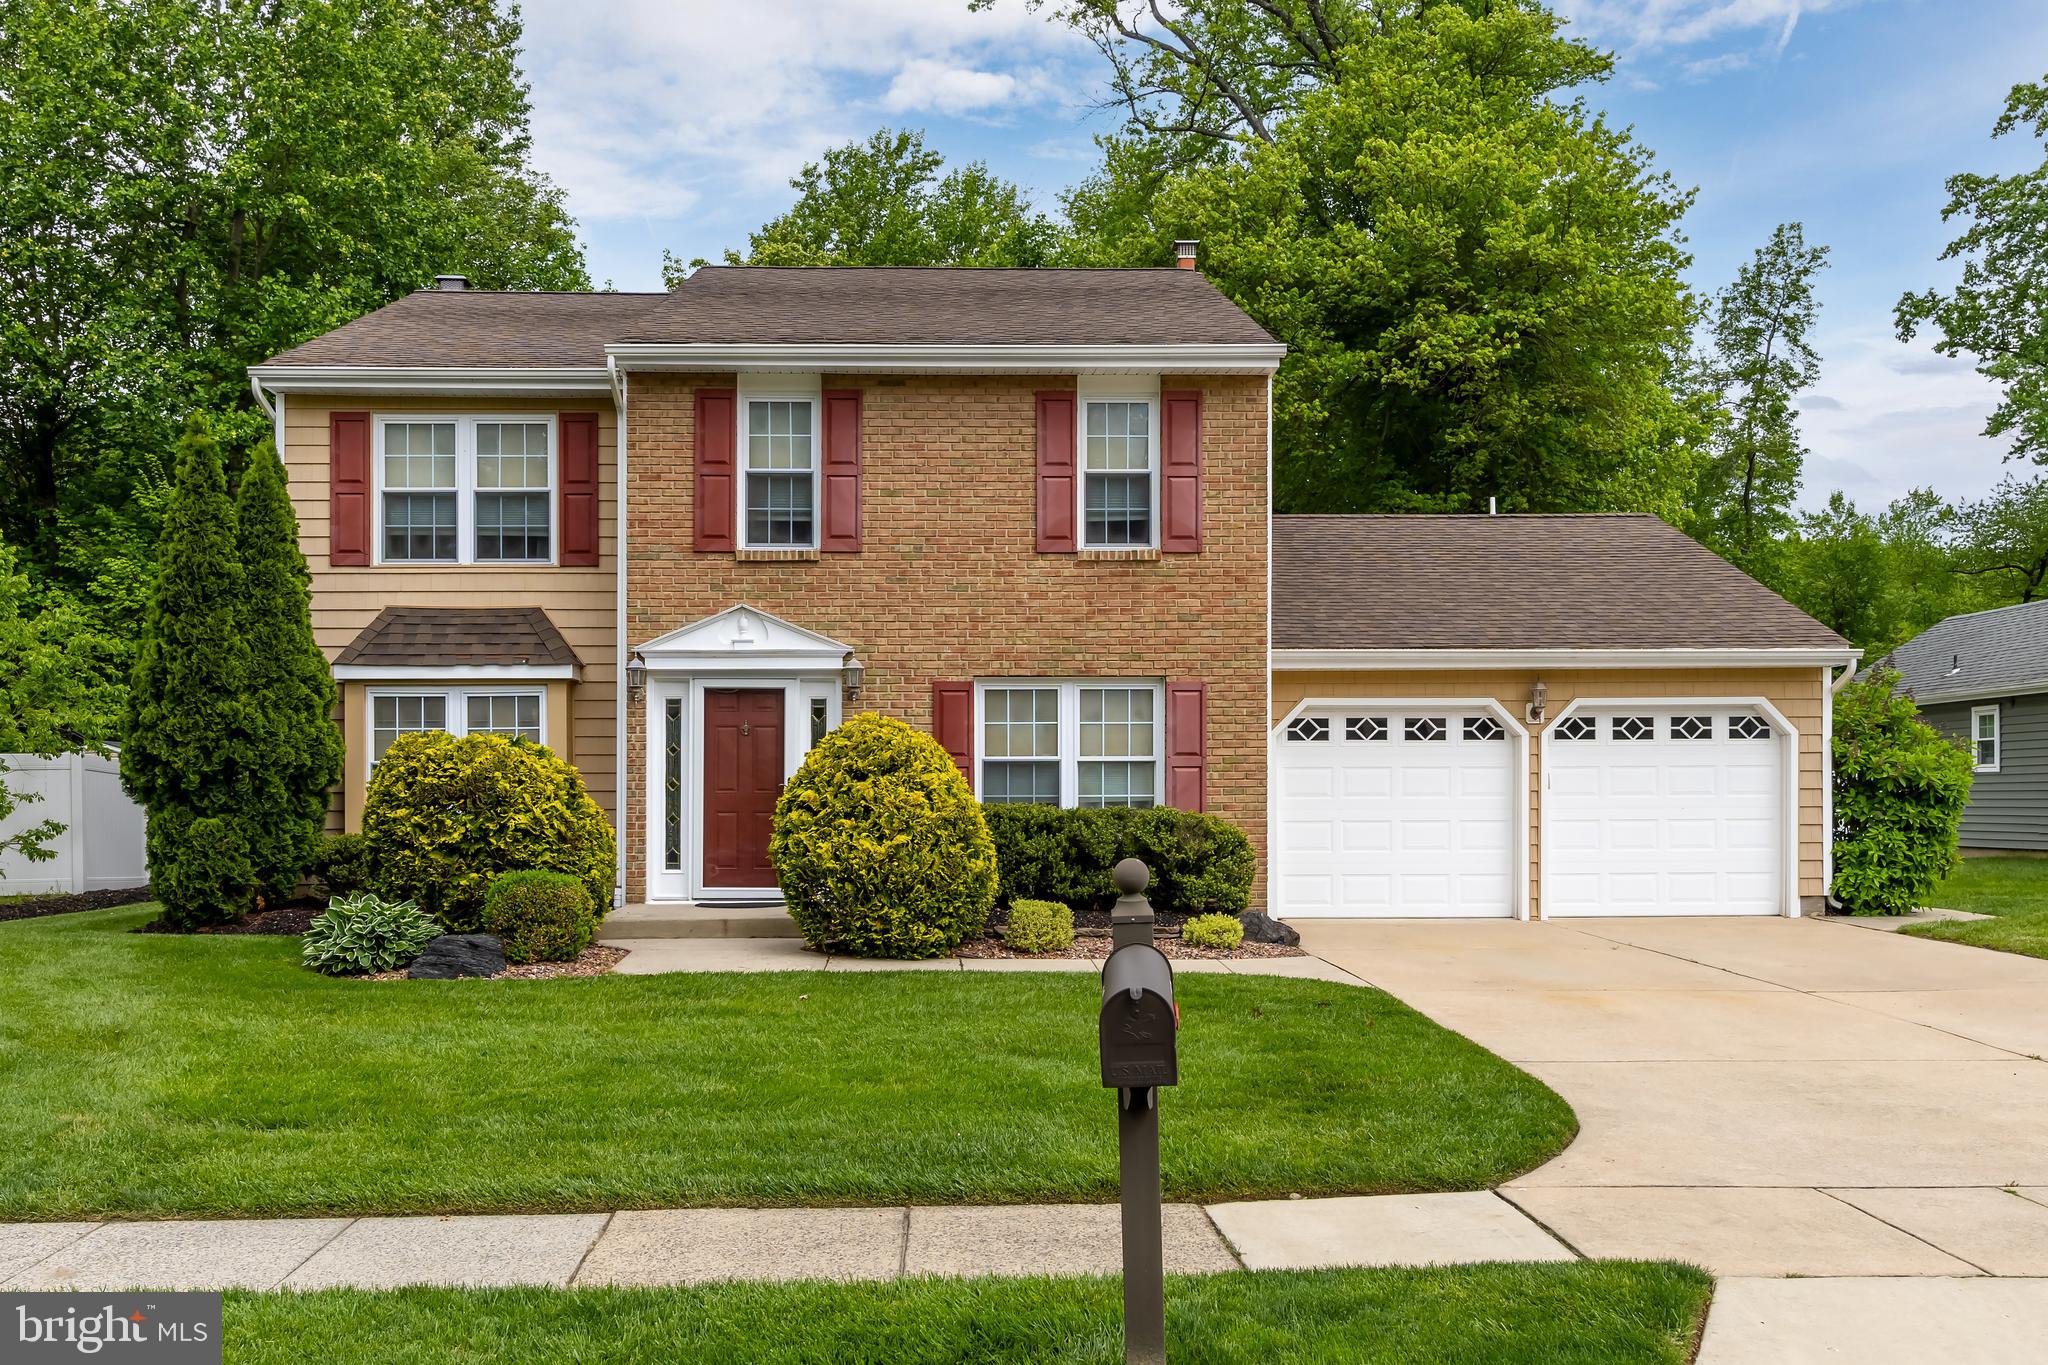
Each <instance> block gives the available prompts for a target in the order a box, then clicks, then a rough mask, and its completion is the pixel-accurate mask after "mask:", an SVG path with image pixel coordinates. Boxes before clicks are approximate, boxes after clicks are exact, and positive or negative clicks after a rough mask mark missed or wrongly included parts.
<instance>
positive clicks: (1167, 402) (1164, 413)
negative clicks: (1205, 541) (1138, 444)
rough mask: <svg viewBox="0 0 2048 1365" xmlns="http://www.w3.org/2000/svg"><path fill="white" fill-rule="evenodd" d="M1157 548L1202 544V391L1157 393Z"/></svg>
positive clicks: (1191, 549) (1188, 548) (1195, 548)
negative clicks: (1158, 456)
mask: <svg viewBox="0 0 2048 1365" xmlns="http://www.w3.org/2000/svg"><path fill="white" fill-rule="evenodd" d="M1159 445H1160V460H1159V475H1160V485H1159V548H1160V549H1161V550H1163V551H1164V552H1166V553H1167V554H1197V553H1199V552H1200V551H1201V548H1202V395H1201V394H1200V393H1198V392H1193V391H1188V392H1181V393H1162V394H1160V395H1159Z"/></svg>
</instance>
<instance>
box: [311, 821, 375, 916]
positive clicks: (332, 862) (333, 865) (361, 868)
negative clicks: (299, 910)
mask: <svg viewBox="0 0 2048 1365" xmlns="http://www.w3.org/2000/svg"><path fill="white" fill-rule="evenodd" d="M307 871H309V872H310V873H312V875H313V876H314V877H316V878H318V879H319V881H320V884H321V886H323V887H325V888H326V894H327V898H328V899H329V900H333V899H335V898H337V897H340V896H350V895H354V894H355V893H356V892H358V891H363V890H367V889H368V888H369V885H370V841H369V840H367V839H365V838H364V837H363V836H362V835H360V834H337V835H335V836H333V837H332V838H330V839H326V840H323V841H322V842H321V844H320V846H319V847H318V848H317V849H315V850H314V852H313V865H312V866H311V867H310V868H308V869H307Z"/></svg>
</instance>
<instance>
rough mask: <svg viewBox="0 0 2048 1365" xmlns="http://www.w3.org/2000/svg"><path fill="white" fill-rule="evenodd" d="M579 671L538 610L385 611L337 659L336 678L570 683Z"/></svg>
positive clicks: (556, 632)
mask: <svg viewBox="0 0 2048 1365" xmlns="http://www.w3.org/2000/svg"><path fill="white" fill-rule="evenodd" d="M576 667H577V659H576V651H575V650H573V649H571V648H569V642H568V641H566V640H564V639H563V638H562V632H560V631H559V630H556V629H555V623H554V622H553V621H550V620H549V619H548V614H547V613H546V612H545V611H542V610H541V609H540V608H539V607H386V608H384V610H382V611H380V612H378V613H377V619H376V620H374V621H372V622H370V624H369V625H367V626H364V627H363V629H362V631H361V633H359V634H358V635H357V636H356V638H355V639H354V640H351V641H350V642H349V644H348V647H347V648H346V649H344V650H342V651H341V653H340V654H338V655H336V656H335V659H334V669H335V676H336V677H354V678H374V677H376V676H377V675H378V674H379V673H380V672H385V671H388V670H402V672H401V673H399V674H398V676H406V675H409V674H412V673H416V672H418V671H420V670H425V669H449V670H458V669H479V668H487V669H520V670H525V671H527V672H528V675H529V676H533V675H535V674H536V673H537V672H538V671H540V670H546V671H547V672H549V673H560V676H563V677H568V676H571V674H572V673H573V672H574V670H575V669H576ZM562 670H568V671H566V672H564V671H562ZM387 675H388V674H387Z"/></svg>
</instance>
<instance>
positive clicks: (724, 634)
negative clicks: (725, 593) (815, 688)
mask: <svg viewBox="0 0 2048 1365" xmlns="http://www.w3.org/2000/svg"><path fill="white" fill-rule="evenodd" d="M636 652H637V653H638V654H639V655H640V657H641V659H642V660H644V661H645V662H646V664H647V667H648V668H649V669H654V670H661V671H675V672H686V673H715V672H736V673H759V672H762V671H764V670H766V671H773V670H785V671H791V672H817V671H824V670H837V669H838V668H839V667H840V666H841V665H843V664H844V663H845V662H846V659H847V656H849V655H850V654H852V653H853V646H852V645H848V644H843V643H841V642H840V641H838V640H835V639H833V638H832V637H831V636H829V635H820V634H819V633H818V632H816V631H814V630H805V629H804V628H803V627H802V626H797V625H792V624H790V623H789V622H788V621H785V620H783V619H782V618H781V617H779V616H773V615H770V614H769V613H768V612H765V611H761V610H759V609H758V608H755V607H750V606H747V605H745V604H744V603H742V604H740V605H737V606H731V607H727V608H726V609H725V610H724V611H721V612H719V613H717V614H716V615H713V616H707V617H705V618H704V619H703V620H701V621H693V622H691V623H690V624H689V625H687V626H683V627H681V628H679V629H676V630H672V631H670V632H669V633H668V634H666V635H663V636H660V637H659V638H657V639H653V640H650V641H648V642H647V643H646V644H644V645H642V646H640V648H639V649H638V650H637V651H636Z"/></svg>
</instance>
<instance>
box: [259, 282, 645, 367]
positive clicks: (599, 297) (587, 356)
mask: <svg viewBox="0 0 2048 1365" xmlns="http://www.w3.org/2000/svg"><path fill="white" fill-rule="evenodd" d="M667 299H668V295H666V294H500V293H489V292H486V291H483V290H478V289H453V290H440V289H422V290H420V291H419V292H418V293H414V294H407V295H406V296H405V297H404V298H402V299H396V300H394V301H393V302H391V303H387V304H385V305H384V306H383V307H382V308H379V309H378V310H377V311H376V312H374V313H365V314H364V315H363V316H362V317H359V318H357V319H356V320H355V321H353V322H345V323H343V324H342V325H341V326H339V327H337V328H335V329H334V330H333V331H331V332H327V333H324V334H323V335H320V336H317V337H314V338H313V339H312V340H311V341H308V342H305V343H304V344H303V345H299V346H294V347H292V349H290V350H289V351H286V352H285V353H284V354H282V355H278V356H273V357H271V358H270V359H269V360H266V361H264V362H263V363H264V364H266V365H307V366H310V365H346V366H358V365H368V366H378V365H389V366H392V367H394V368H408V369H410V368H421V369H443V368H463V369H468V368H476V369H521V370H526V369H535V370H553V369H580V368H589V369H599V370H601V369H603V368H604V348H605V343H606V342H609V341H614V340H617V338H618V337H619V335H620V334H621V333H622V332H625V331H627V330H629V329H630V328H631V327H632V326H633V320H634V319H635V318H636V317H637V316H638V315H639V314H641V313H643V312H645V311H647V309H649V308H651V307H653V306H654V305H655V304H658V303H664V302H666V301H667Z"/></svg>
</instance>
